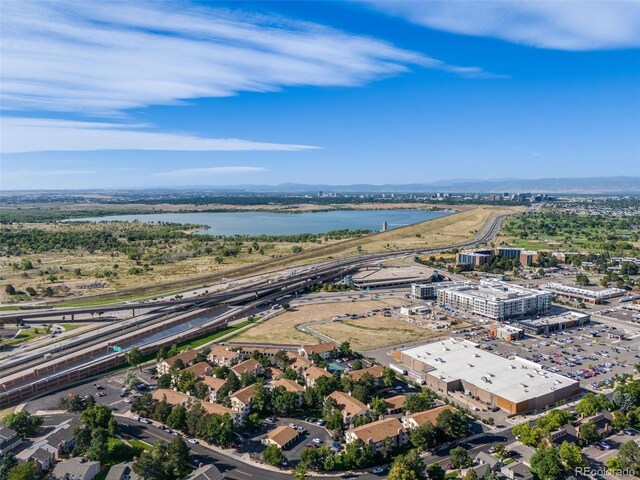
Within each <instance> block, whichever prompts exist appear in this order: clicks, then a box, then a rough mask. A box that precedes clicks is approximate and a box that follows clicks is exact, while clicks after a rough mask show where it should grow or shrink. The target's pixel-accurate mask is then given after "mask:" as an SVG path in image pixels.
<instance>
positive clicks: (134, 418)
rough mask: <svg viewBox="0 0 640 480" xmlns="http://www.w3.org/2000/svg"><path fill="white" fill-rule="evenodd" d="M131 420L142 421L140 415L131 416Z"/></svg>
mask: <svg viewBox="0 0 640 480" xmlns="http://www.w3.org/2000/svg"><path fill="white" fill-rule="evenodd" d="M131 420H136V421H137V420H140V417H139V416H138V415H131Z"/></svg>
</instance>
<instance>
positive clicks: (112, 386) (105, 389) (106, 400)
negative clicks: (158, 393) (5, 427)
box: [25, 372, 152, 413]
mask: <svg viewBox="0 0 640 480" xmlns="http://www.w3.org/2000/svg"><path fill="white" fill-rule="evenodd" d="M124 376H125V373H124V372H122V373H120V374H117V375H114V376H110V377H103V378H100V379H95V380H90V381H88V382H85V383H82V384H80V385H75V386H73V387H70V388H66V389H63V390H60V391H59V392H57V393H54V394H50V395H46V396H44V397H41V398H38V399H36V400H32V401H30V402H28V403H27V405H26V407H25V410H26V411H28V412H30V413H36V412H38V411H44V410H58V409H59V408H58V399H59V398H60V397H70V396H72V395H74V394H75V395H80V396H81V397H85V396H87V395H93V397H94V398H95V400H96V403H98V404H102V405H108V406H109V407H110V408H111V409H112V410H114V411H115V412H117V413H124V412H126V411H127V410H129V405H128V404H127V403H126V402H125V398H133V397H134V396H135V395H142V392H146V391H152V388H149V387H146V388H145V387H143V388H141V389H140V390H139V391H133V392H129V393H128V395H127V396H125V397H121V396H120V395H121V393H122V387H123V383H124ZM141 383H144V382H141Z"/></svg>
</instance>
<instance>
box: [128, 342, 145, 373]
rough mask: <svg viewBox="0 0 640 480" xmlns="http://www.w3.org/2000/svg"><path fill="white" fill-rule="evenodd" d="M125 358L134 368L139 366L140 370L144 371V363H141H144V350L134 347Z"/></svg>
mask: <svg viewBox="0 0 640 480" xmlns="http://www.w3.org/2000/svg"><path fill="white" fill-rule="evenodd" d="M124 358H126V360H127V363H128V364H129V365H131V366H132V367H134V368H135V367H138V368H140V371H142V365H140V364H141V363H142V352H141V351H140V350H138V349H137V348H136V347H133V348H132V349H131V350H129V351H128V352H127V353H125V354H124Z"/></svg>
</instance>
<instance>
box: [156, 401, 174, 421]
mask: <svg viewBox="0 0 640 480" xmlns="http://www.w3.org/2000/svg"><path fill="white" fill-rule="evenodd" d="M170 413H171V405H169V403H168V402H167V397H166V395H164V396H163V397H162V400H160V401H159V402H158V403H157V404H156V408H155V409H154V410H153V419H154V420H157V421H158V422H162V423H165V422H166V421H167V417H168V416H169V414H170Z"/></svg>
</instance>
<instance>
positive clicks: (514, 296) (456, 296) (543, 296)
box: [438, 280, 552, 320]
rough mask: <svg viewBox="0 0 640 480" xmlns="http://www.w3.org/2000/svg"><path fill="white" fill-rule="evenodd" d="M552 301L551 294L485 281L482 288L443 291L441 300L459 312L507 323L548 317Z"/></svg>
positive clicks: (440, 296)
mask: <svg viewBox="0 0 640 480" xmlns="http://www.w3.org/2000/svg"><path fill="white" fill-rule="evenodd" d="M551 298H552V295H551V294H550V293H549V292H544V291H539V290H533V289H529V288H525V287H521V286H519V285H511V284H508V283H506V282H498V281H495V280H482V281H481V282H480V285H479V286H475V285H462V286H454V287H449V288H445V289H442V290H440V291H439V298H438V300H439V302H440V303H441V304H444V305H446V306H447V307H451V308H454V309H457V310H464V311H467V312H471V313H474V314H476V315H481V316H483V317H487V318H491V319H493V320H506V319H509V318H517V317H523V316H526V315H536V314H542V313H546V312H547V311H548V310H549V308H550V307H551Z"/></svg>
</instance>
